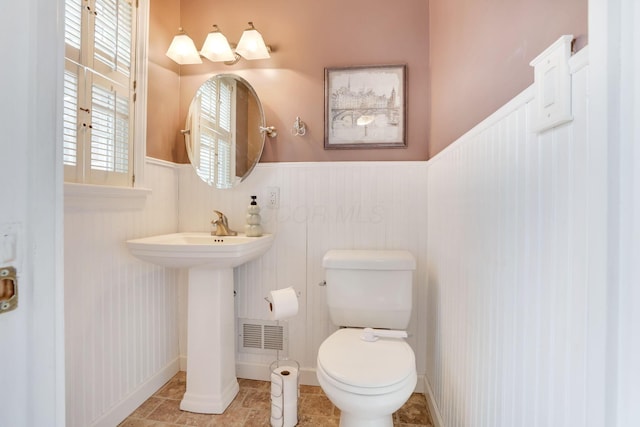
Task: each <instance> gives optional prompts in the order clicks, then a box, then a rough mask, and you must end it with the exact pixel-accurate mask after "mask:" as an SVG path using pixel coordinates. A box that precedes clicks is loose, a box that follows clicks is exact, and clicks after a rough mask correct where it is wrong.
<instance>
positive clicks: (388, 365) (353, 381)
mask: <svg viewBox="0 0 640 427" xmlns="http://www.w3.org/2000/svg"><path fill="white" fill-rule="evenodd" d="M361 335H362V329H352V328H345V329H340V330H338V331H336V332H335V333H334V334H333V335H331V336H330V337H329V338H327V339H326V340H325V341H324V342H323V343H322V344H321V345H320V349H319V350H318V364H319V365H321V367H322V369H323V370H324V371H325V373H326V374H327V375H329V376H331V377H332V378H333V379H334V380H336V381H339V382H341V383H344V384H347V385H350V386H355V387H363V388H364V387H375V388H380V387H387V386H390V385H393V384H395V383H398V382H400V381H403V380H404V379H405V378H407V377H408V376H409V375H410V374H411V373H412V372H414V371H415V369H416V363H415V356H414V354H413V350H412V349H411V346H409V344H408V343H407V342H406V341H405V340H403V339H398V338H380V339H378V340H377V341H374V342H369V341H363V340H362V339H360V336H361Z"/></svg>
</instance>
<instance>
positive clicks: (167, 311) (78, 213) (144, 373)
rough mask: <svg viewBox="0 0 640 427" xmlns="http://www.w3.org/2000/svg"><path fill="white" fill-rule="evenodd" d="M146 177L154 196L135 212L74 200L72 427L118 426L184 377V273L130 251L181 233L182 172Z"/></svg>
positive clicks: (68, 348) (160, 171)
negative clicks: (138, 241) (180, 281)
mask: <svg viewBox="0 0 640 427" xmlns="http://www.w3.org/2000/svg"><path fill="white" fill-rule="evenodd" d="M146 178H147V182H149V183H151V184H152V185H150V188H151V189H152V192H151V194H150V195H148V196H147V197H146V199H145V198H144V196H143V198H142V199H141V203H137V202H136V203H134V204H133V205H132V203H130V202H129V201H128V200H127V197H124V198H123V197H119V198H109V200H106V203H105V200H104V197H102V199H103V200H97V201H96V200H90V198H88V197H87V195H86V194H85V195H84V196H82V195H81V196H80V197H75V196H73V195H70V194H66V197H65V214H64V217H65V218H64V219H65V220H64V228H65V234H64V252H65V253H64V259H65V265H64V269H65V275H64V279H65V280H64V282H65V289H64V294H65V336H66V337H65V339H66V344H65V353H66V377H67V378H66V394H67V396H66V407H67V410H66V413H67V426H68V427H88V426H104V427H113V426H115V425H117V424H118V423H119V422H120V421H122V419H124V418H125V417H126V416H127V415H129V414H130V413H131V412H132V411H133V410H134V409H135V408H136V407H137V406H139V405H140V404H141V403H142V402H143V401H144V400H146V399H147V398H148V397H149V395H150V394H152V393H153V392H155V391H156V390H157V389H158V388H159V387H160V386H162V384H164V383H165V382H166V381H167V380H168V379H169V378H171V376H173V375H174V374H175V373H176V372H177V371H178V366H179V359H178V355H179V354H178V309H177V306H178V304H177V299H178V285H177V272H176V271H174V270H171V269H164V268H161V267H157V266H154V265H151V264H148V263H145V262H142V261H138V260H137V259H135V258H134V257H132V256H131V255H130V254H129V252H128V250H127V248H126V245H125V241H126V240H127V239H132V238H136V237H143V236H148V235H154V234H164V233H169V232H175V230H176V229H177V224H178V218H177V212H178V210H177V195H178V193H177V172H176V168H175V166H174V165H172V164H163V163H162V162H158V161H148V162H147V165H146ZM83 199H84V200H83Z"/></svg>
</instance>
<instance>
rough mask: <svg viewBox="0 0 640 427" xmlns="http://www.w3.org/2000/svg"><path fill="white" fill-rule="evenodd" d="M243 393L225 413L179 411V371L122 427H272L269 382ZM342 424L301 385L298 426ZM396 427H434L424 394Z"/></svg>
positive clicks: (252, 384)
mask: <svg viewBox="0 0 640 427" xmlns="http://www.w3.org/2000/svg"><path fill="white" fill-rule="evenodd" d="M238 382H239V383H240V392H239V393H238V395H237V396H236V398H235V399H234V401H233V402H231V405H229V407H228V408H227V410H226V411H225V412H224V414H221V415H205V414H194V413H191V412H184V411H181V410H180V409H179V406H180V399H182V395H183V394H184V391H185V386H186V376H185V373H184V372H179V373H178V374H176V376H175V377H173V378H172V379H171V380H170V381H169V382H167V384H165V385H164V386H163V387H162V388H161V389H160V390H158V391H157V392H156V393H155V394H154V395H153V396H151V397H150V398H149V399H148V400H147V401H146V402H144V403H143V404H142V405H140V407H139V408H138V409H136V410H135V411H134V412H133V413H132V414H131V415H130V416H129V417H128V418H127V419H126V420H124V421H123V422H122V423H121V424H120V426H119V427H177V426H198V427H214V426H225V427H270V410H271V396H270V384H269V382H266V381H254V380H245V379H239V380H238ZM339 424H340V410H338V409H337V408H336V407H335V406H333V404H332V403H331V402H330V401H329V399H327V397H326V396H325V395H324V393H323V392H322V389H321V388H320V387H313V386H305V385H301V386H300V398H299V400H298V426H299V427H303V426H304V427H311V426H313V427H319V426H320V427H324V426H327V427H329V426H336V427H337V426H338V425H339ZM393 425H394V426H396V427H418V426H425V427H432V426H433V423H432V421H431V416H430V414H429V411H428V409H427V402H426V400H425V397H424V395H422V394H418V393H414V394H413V395H412V396H411V397H410V398H409V401H408V402H407V403H405V405H404V406H403V407H402V408H400V409H399V410H398V411H397V412H396V413H395V414H393Z"/></svg>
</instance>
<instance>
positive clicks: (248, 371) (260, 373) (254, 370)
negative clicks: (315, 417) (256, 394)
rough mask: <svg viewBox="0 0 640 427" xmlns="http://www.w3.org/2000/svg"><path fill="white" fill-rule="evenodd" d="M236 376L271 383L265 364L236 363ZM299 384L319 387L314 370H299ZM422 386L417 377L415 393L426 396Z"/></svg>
mask: <svg viewBox="0 0 640 427" xmlns="http://www.w3.org/2000/svg"><path fill="white" fill-rule="evenodd" d="M236 376H237V377H238V378H245V379H249V380H258V381H271V376H270V372H269V365H268V364H266V363H252V362H236ZM300 384H302V385H313V386H320V384H318V378H317V377H316V370H315V369H314V368H302V369H300ZM424 384H426V380H425V377H424V375H418V381H417V383H416V389H415V392H416V393H424V394H425V395H426V393H425V388H424Z"/></svg>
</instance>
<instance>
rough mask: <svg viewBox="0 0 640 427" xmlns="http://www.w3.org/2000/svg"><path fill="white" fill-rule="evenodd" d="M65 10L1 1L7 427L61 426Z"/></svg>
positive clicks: (0, 201)
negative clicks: (12, 297)
mask: <svg viewBox="0 0 640 427" xmlns="http://www.w3.org/2000/svg"><path fill="white" fill-rule="evenodd" d="M63 10H64V7H63V3H62V1H61V0H33V1H28V2H4V4H3V6H2V14H1V16H0V55H2V59H3V66H2V67H1V68H0V85H1V91H0V92H1V93H2V96H1V97H0V99H1V101H0V159H1V160H2V161H1V162H0V169H1V170H0V206H1V207H2V209H0V230H1V229H4V230H7V229H10V230H12V231H11V232H10V233H9V234H11V236H9V237H8V239H9V240H11V241H13V242H14V243H11V244H10V245H9V246H12V247H14V248H15V250H10V251H9V252H14V253H15V256H14V257H13V258H11V257H9V258H11V261H9V262H8V263H9V264H11V265H14V266H15V267H16V269H17V276H18V279H17V283H18V298H19V300H18V307H17V308H16V309H15V310H13V311H11V312H7V313H4V314H0V337H2V340H1V341H0V366H2V368H1V370H2V379H3V381H2V383H1V384H0V406H1V407H2V410H1V411H0V424H1V425H7V426H25V427H31V426H34V427H35V426H58V427H62V426H64V425H65V389H64V324H63V323H64V310H63V271H62V269H63V262H62V261H63V255H62V248H63V245H62V239H63V234H62V224H63V222H62V219H63V210H62V204H63V197H62V158H61V155H60V152H61V139H60V136H61V133H60V132H59V123H60V119H59V117H60V111H61V110H60V106H61V102H60V100H61V93H62V90H61V85H62V74H61V72H62V65H63V62H62V56H63V50H62V48H63V45H62V44H63V40H62V36H61V35H62V22H63V21H62V19H60V18H61V17H62V14H63ZM2 234H3V235H2V236H0V238H5V237H4V235H5V234H7V232H6V231H5V232H3V233H2ZM5 239H7V238H5ZM6 241H7V240H5V242H6ZM6 252H7V250H5V253H6ZM7 259H8V258H7ZM4 260H5V259H3V260H2V261H4Z"/></svg>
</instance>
